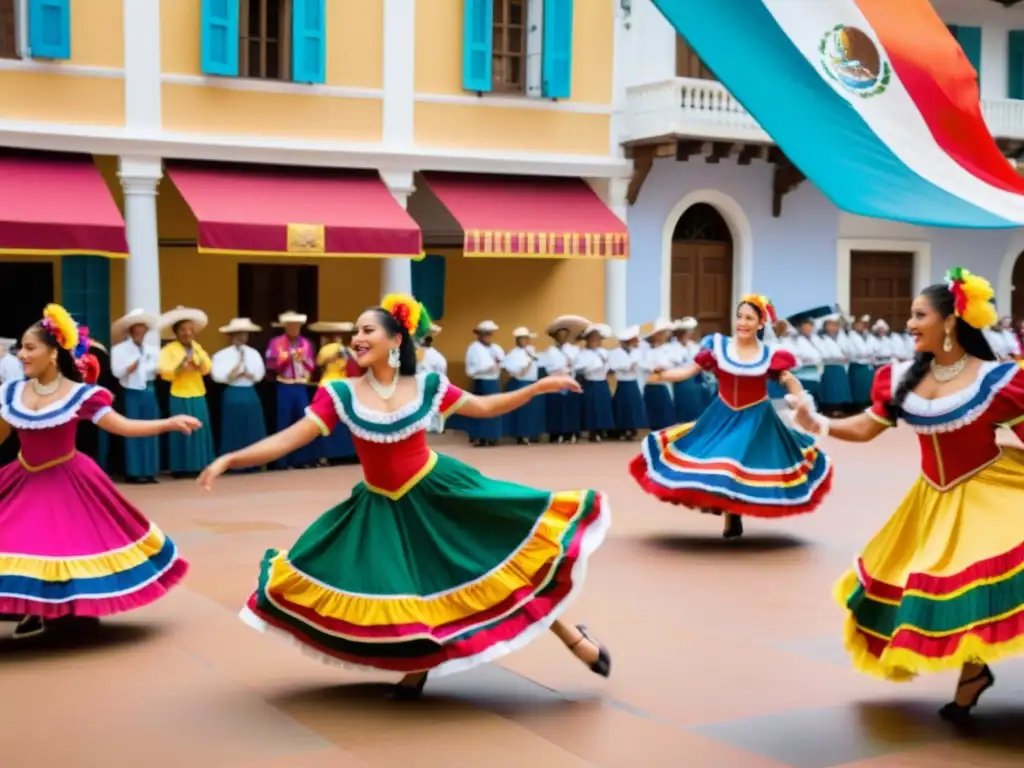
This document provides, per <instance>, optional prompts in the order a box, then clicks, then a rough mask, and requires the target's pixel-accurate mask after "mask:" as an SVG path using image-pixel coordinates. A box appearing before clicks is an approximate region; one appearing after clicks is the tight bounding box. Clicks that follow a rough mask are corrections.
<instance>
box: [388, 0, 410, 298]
mask: <svg viewBox="0 0 1024 768" xmlns="http://www.w3.org/2000/svg"><path fill="white" fill-rule="evenodd" d="M388 1H389V2H390V1H391V0H388ZM380 177H381V178H382V179H383V180H384V183H385V184H386V185H387V187H388V191H389V192H391V195H392V197H394V198H395V201H396V202H397V203H398V204H399V205H400V206H402V208H405V207H406V206H408V204H409V195H411V194H412V193H413V192H415V191H416V185H415V184H413V180H412V171H381V172H380ZM380 292H381V295H382V296H383V295H385V294H388V293H409V294H411V293H412V259H405V258H390V259H381V262H380Z"/></svg>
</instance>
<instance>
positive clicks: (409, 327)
mask: <svg viewBox="0 0 1024 768" xmlns="http://www.w3.org/2000/svg"><path fill="white" fill-rule="evenodd" d="M380 305H381V306H382V307H384V309H386V310H387V311H388V312H390V313H391V315H392V316H393V317H394V318H395V319H396V320H397V321H398V322H399V323H400V324H401V326H402V327H403V328H405V330H406V331H408V332H409V333H414V332H415V331H416V327H417V326H418V325H419V323H420V314H421V313H422V312H423V306H422V305H421V304H420V303H419V302H418V301H416V299H414V298H413V297H412V296H409V295H407V294H404V293H389V294H388V295H387V296H385V297H384V298H383V300H381V302H380Z"/></svg>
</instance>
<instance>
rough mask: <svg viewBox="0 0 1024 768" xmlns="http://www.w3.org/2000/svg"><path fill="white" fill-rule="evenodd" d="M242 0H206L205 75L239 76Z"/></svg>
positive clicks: (203, 53) (204, 13) (203, 55)
mask: <svg viewBox="0 0 1024 768" xmlns="http://www.w3.org/2000/svg"><path fill="white" fill-rule="evenodd" d="M239 5H240V3H239V0H203V40H202V46H201V48H202V53H201V56H202V68H203V74H204V75H220V76H221V77H238V46H239V39H238V8H239Z"/></svg>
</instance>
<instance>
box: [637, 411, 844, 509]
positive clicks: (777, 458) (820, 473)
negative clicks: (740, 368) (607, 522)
mask: <svg viewBox="0 0 1024 768" xmlns="http://www.w3.org/2000/svg"><path fill="white" fill-rule="evenodd" d="M630 473H631V474H632V475H633V478H634V479H635V480H636V481H637V483H639V484H640V487H641V488H643V489H644V490H645V491H647V492H648V493H650V494H652V495H654V496H657V497H658V498H659V499H661V500H662V501H667V502H669V503H672V504H682V505H684V506H687V507H692V508H694V509H717V510H721V511H723V512H731V513H733V514H737V515H752V516H754V517H783V516H786V515H796V514H800V513H805V512H811V511H812V510H814V509H815V508H816V507H817V506H818V505H819V504H820V503H821V500H822V499H823V498H824V497H825V496H826V494H828V492H829V489H830V488H831V484H832V464H831V461H830V460H829V458H828V456H826V455H825V454H824V453H823V452H822V451H820V450H819V449H818V448H817V445H816V444H815V441H814V439H813V438H812V437H810V436H809V435H806V434H804V433H802V432H797V431H796V430H794V429H790V428H789V427H788V426H786V424H784V423H783V421H782V419H781V418H779V415H778V414H777V413H776V412H775V408H774V406H773V405H772V404H771V402H770V401H769V400H767V399H766V400H762V401H761V402H759V403H757V404H755V405H751V406H749V407H747V408H743V409H739V410H736V409H733V408H730V407H729V406H728V405H726V404H725V403H723V402H722V401H721V400H716V401H715V402H714V403H712V404H711V406H710V407H709V408H708V409H707V410H706V411H705V412H704V414H703V415H702V416H701V417H700V418H699V419H697V421H696V422H693V423H691V424H681V425H678V426H674V427H669V428H668V429H664V430H661V431H657V432H651V433H650V434H649V435H648V436H647V437H645V438H644V440H643V443H642V447H641V452H640V455H639V456H637V457H636V458H634V459H633V461H632V462H631V463H630Z"/></svg>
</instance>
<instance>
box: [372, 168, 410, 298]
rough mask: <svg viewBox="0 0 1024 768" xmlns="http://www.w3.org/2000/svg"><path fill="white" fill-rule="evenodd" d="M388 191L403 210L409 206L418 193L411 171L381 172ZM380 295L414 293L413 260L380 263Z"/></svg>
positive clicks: (386, 260) (387, 260)
mask: <svg viewBox="0 0 1024 768" xmlns="http://www.w3.org/2000/svg"><path fill="white" fill-rule="evenodd" d="M380 176H381V178H382V179H383V180H384V183H385V184H386V185H387V187H388V191H389V192H391V195H392V196H393V197H394V198H395V200H396V201H397V202H398V204H399V205H400V206H402V208H405V207H406V206H407V205H408V204H409V195H411V194H412V193H413V192H415V191H416V186H415V185H414V184H413V180H412V172H411V171H381V172H380ZM380 293H381V296H383V295H385V294H388V293H409V294H411V293H412V259H407V258H390V259H381V262H380Z"/></svg>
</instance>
